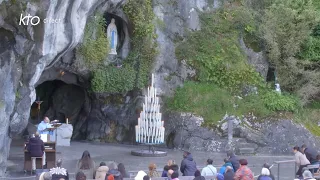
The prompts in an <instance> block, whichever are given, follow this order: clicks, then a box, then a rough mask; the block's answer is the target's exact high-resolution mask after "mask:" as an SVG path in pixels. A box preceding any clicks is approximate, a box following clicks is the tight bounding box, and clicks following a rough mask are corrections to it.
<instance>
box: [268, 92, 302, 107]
mask: <svg viewBox="0 0 320 180" xmlns="http://www.w3.org/2000/svg"><path fill="white" fill-rule="evenodd" d="M262 99H263V101H264V103H265V105H266V107H267V108H268V109H270V110H271V111H291V112H294V111H297V110H298V109H299V108H300V104H299V100H298V99H297V98H296V97H294V96H290V95H282V94H280V93H278V92H276V91H271V92H267V93H266V94H264V95H263V97H262Z"/></svg>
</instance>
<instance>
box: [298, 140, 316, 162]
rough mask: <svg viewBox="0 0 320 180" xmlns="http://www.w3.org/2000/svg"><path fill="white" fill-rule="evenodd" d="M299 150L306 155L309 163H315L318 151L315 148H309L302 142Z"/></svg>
mask: <svg viewBox="0 0 320 180" xmlns="http://www.w3.org/2000/svg"><path fill="white" fill-rule="evenodd" d="M301 152H302V153H303V154H305V155H306V157H307V159H308V160H309V162H310V163H311V164H315V163H317V161H318V160H317V155H318V152H317V151H316V150H315V149H312V148H309V147H307V145H305V144H303V145H302V146H301Z"/></svg>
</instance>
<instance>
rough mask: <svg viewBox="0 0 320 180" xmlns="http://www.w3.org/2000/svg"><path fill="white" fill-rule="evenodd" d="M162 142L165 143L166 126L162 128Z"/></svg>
mask: <svg viewBox="0 0 320 180" xmlns="http://www.w3.org/2000/svg"><path fill="white" fill-rule="evenodd" d="M162 143H164V127H163V128H162Z"/></svg>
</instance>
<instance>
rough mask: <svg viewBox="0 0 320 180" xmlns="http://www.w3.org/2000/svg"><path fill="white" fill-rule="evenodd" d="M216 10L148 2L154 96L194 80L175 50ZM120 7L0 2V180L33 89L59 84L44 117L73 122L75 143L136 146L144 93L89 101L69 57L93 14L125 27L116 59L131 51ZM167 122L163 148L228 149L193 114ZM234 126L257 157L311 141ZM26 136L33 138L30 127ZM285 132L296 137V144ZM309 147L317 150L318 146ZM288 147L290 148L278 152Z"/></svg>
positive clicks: (184, 2) (79, 0)
mask: <svg viewBox="0 0 320 180" xmlns="http://www.w3.org/2000/svg"><path fill="white" fill-rule="evenodd" d="M220 2H221V1H220V0H181V1H178V0H154V4H153V6H154V13H155V15H156V17H157V18H156V19H157V20H156V21H155V23H156V27H157V28H156V33H157V35H158V38H157V42H158V45H159V47H158V48H159V55H158V57H157V58H156V61H155V63H154V67H153V69H152V72H153V73H155V74H156V78H157V79H156V86H157V88H158V89H159V91H158V93H159V94H158V95H161V96H168V95H172V94H173V92H174V90H175V88H176V87H179V86H181V85H182V84H183V82H184V81H185V80H187V79H190V78H192V77H193V76H195V73H196V72H195V70H194V69H192V68H190V67H189V66H188V65H187V64H186V63H185V62H184V61H182V62H178V60H177V59H176V57H175V43H176V42H178V41H181V40H183V39H184V38H185V35H186V29H188V30H191V31H196V30H199V29H201V26H200V21H199V12H203V11H208V10H215V9H216V8H218V7H219V6H220V5H221V4H220ZM124 3H125V0H90V1H89V0H69V1H65V0H57V1H53V0H41V1H34V0H33V1H31V0H29V1H26V0H15V1H14V0H0V87H1V88H0V124H1V126H0V152H1V153H0V177H1V176H3V175H4V173H5V167H6V158H7V156H8V154H9V147H10V142H11V137H12V136H13V135H14V134H18V133H22V131H23V130H24V129H25V127H26V126H27V124H28V120H29V116H30V106H31V104H32V103H33V102H34V101H35V99H36V91H35V88H36V87H37V86H39V85H40V84H42V83H43V82H46V81H53V80H60V81H62V82H64V83H65V84H62V85H61V86H59V89H56V91H55V92H52V94H51V95H52V99H53V101H52V105H51V106H50V107H49V108H48V110H47V111H46V112H45V114H46V115H49V116H55V117H59V118H62V119H63V118H65V116H66V115H68V117H69V119H70V120H76V122H72V123H73V125H74V134H73V138H74V139H83V138H86V139H88V140H99V141H103V140H106V141H107V140H117V141H129V142H134V139H133V138H134V137H132V134H133V130H134V129H133V128H132V127H134V125H136V121H137V116H138V113H139V112H140V110H141V107H140V106H141V100H142V97H141V96H140V94H143V93H144V92H143V91H142V92H138V93H137V92H128V93H126V94H122V95H117V96H113V95H110V94H89V93H88V92H87V89H88V88H89V81H88V77H89V76H88V74H89V70H88V68H86V67H85V66H83V65H81V58H80V57H78V55H77V54H76V53H75V51H74V50H75V48H76V47H77V45H78V44H79V43H80V42H81V41H82V38H83V34H84V29H85V25H86V22H87V20H88V18H89V17H91V16H92V15H93V14H94V13H95V12H102V13H105V12H108V13H112V14H115V15H117V16H118V17H119V18H121V19H122V20H123V27H124V28H123V32H122V33H123V34H124V36H123V38H122V40H121V41H122V42H123V49H122V50H121V52H119V54H120V56H121V57H122V58H125V57H126V56H127V55H128V53H129V50H130V43H129V39H130V37H129V28H128V27H127V24H128V23H127V21H128V20H127V19H126V16H125V14H123V12H122V10H121V5H122V4H124ZM21 14H22V15H23V16H25V15H28V14H30V15H31V16H33V17H34V16H38V17H39V18H40V20H41V23H40V24H39V25H35V26H33V25H32V24H31V23H30V22H29V24H28V25H24V24H23V22H22V24H19V23H20V16H21ZM45 19H46V23H44V22H43V21H44V20H45ZM34 21H35V22H36V19H35V20H34ZM24 23H26V21H24ZM241 45H242V48H243V50H244V51H245V52H246V53H247V55H248V59H249V62H250V63H252V64H254V65H255V67H256V69H257V71H259V72H260V73H261V74H262V75H263V76H266V74H267V69H268V67H267V66H268V63H267V61H266V59H265V58H264V57H263V54H262V53H255V52H253V51H252V50H250V49H249V48H247V47H246V46H245V45H244V43H243V41H241ZM79 64H80V65H79ZM76 87H78V88H76ZM80 97H81V98H80ZM71 101H72V102H73V104H72V103H71V104H70V102H71ZM47 102H49V100H48V101H47ZM44 106H45V102H44ZM165 120H166V122H165V126H166V129H167V131H166V137H167V138H166V140H167V145H168V147H172V148H190V149H196V150H205V151H223V150H224V148H225V146H226V143H227V142H226V138H225V137H224V133H225V132H224V131H225V129H224V128H223V127H225V126H221V127H219V128H220V130H216V131H213V130H210V129H207V128H203V127H201V126H200V125H201V123H202V121H203V118H201V117H198V116H196V115H193V114H192V113H182V114H181V113H171V112H169V113H167V114H166V115H165ZM115 124H117V127H115ZM240 124H241V123H238V124H236V131H235V133H234V136H236V137H238V138H243V139H245V141H247V142H251V143H254V144H256V145H257V146H255V147H257V148H256V149H258V152H268V153H283V152H288V151H289V150H290V148H291V145H295V143H298V144H299V142H301V141H303V140H304V139H308V137H310V136H312V135H311V134H310V133H309V132H308V131H307V130H306V129H305V128H303V127H302V126H300V125H297V124H294V123H292V122H291V121H288V120H284V121H280V122H278V123H273V122H270V123H267V122H266V123H264V124H260V128H258V130H257V128H256V127H255V126H252V127H250V128H248V127H246V128H244V127H243V126H240ZM238 125H239V126H238ZM28 129H29V131H34V130H35V129H34V127H31V126H30V128H28ZM290 129H294V131H293V132H298V131H299V132H301V134H299V135H301V138H299V137H300V136H299V137H298V136H297V135H294V134H293V133H292V132H291V131H290ZM282 132H286V133H285V134H281V133H282ZM104 138H107V139H104ZM288 139H289V140H288ZM312 140H313V142H315V144H313V145H317V143H318V142H317V140H316V138H313V139H312ZM288 143H289V144H290V146H289V145H288V146H286V145H284V144H288ZM278 144H282V145H281V146H277V145H278ZM264 147H268V148H264ZM271 148H274V149H271Z"/></svg>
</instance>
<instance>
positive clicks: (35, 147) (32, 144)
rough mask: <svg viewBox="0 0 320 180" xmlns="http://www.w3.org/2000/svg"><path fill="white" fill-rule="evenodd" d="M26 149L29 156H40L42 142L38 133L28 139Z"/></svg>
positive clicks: (41, 153) (42, 146) (42, 148)
mask: <svg viewBox="0 0 320 180" xmlns="http://www.w3.org/2000/svg"><path fill="white" fill-rule="evenodd" d="M27 150H28V152H29V153H30V156H31V157H42V156H43V152H44V144H43V141H42V140H41V139H40V135H39V133H36V134H35V137H33V138H30V139H29V143H28V146H27Z"/></svg>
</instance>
